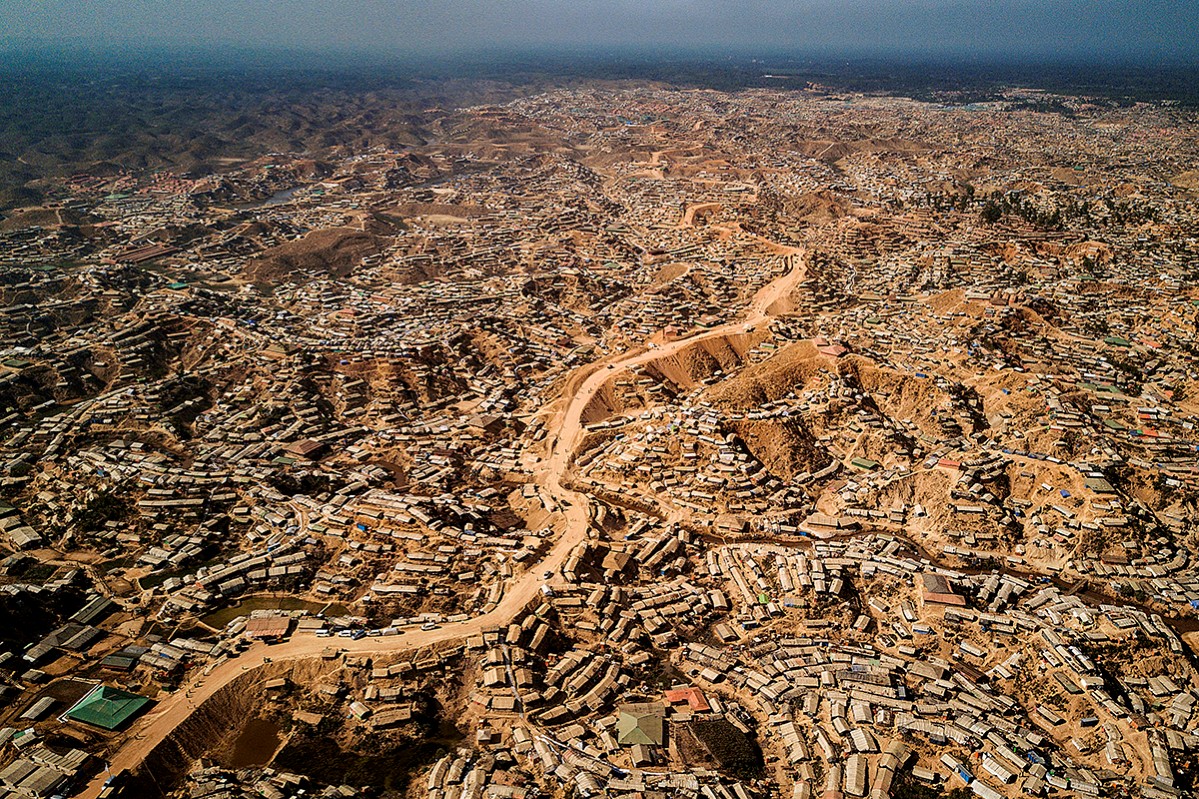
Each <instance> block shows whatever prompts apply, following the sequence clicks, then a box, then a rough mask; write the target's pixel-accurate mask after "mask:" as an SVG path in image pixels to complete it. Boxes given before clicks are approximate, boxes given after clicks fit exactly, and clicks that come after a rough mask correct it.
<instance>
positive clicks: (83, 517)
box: [75, 490, 134, 533]
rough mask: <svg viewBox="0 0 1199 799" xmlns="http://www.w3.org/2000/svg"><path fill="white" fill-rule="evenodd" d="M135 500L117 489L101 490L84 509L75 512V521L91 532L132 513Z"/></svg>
mask: <svg viewBox="0 0 1199 799" xmlns="http://www.w3.org/2000/svg"><path fill="white" fill-rule="evenodd" d="M133 509H134V505H133V500H132V499H130V498H129V497H127V496H122V495H120V494H117V493H116V492H115V491H112V490H108V491H101V492H99V493H97V494H96V496H94V497H92V498H91V500H89V501H88V503H87V505H86V506H84V508H83V510H81V511H79V512H78V513H76V514H75V523H76V524H77V525H79V529H81V530H82V531H84V532H87V533H91V532H95V531H96V530H99V529H100V528H101V527H103V526H104V525H105V524H107V523H108V522H116V521H121V520H122V519H126V518H128V517H129V516H130V515H132V513H133Z"/></svg>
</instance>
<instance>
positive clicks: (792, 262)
mask: <svg viewBox="0 0 1199 799" xmlns="http://www.w3.org/2000/svg"><path fill="white" fill-rule="evenodd" d="M772 246H773V248H774V249H775V250H776V252H779V253H780V254H782V255H784V256H785V257H786V259H787V270H786V272H784V273H783V274H782V275H781V276H779V277H777V278H775V279H774V280H772V281H771V282H770V283H768V284H767V285H766V286H764V287H763V288H762V289H761V290H759V291H758V292H757V293H756V294H755V295H754V297H753V299H752V300H751V302H750V305H749V308H748V310H747V313H746V316H745V318H744V319H743V320H742V321H740V322H733V323H729V324H726V325H721V326H719V327H715V328H712V329H710V330H707V331H704V332H703V333H700V334H697V335H694V336H690V337H687V338H682V339H678V340H675V341H672V342H669V343H667V344H664V345H662V346H659V347H655V348H653V349H647V350H644V351H638V352H636V353H634V354H632V355H628V356H626V357H623V358H620V359H617V360H607V361H601V362H597V363H593V364H589V365H587V366H585V367H582V372H581V374H580V375H579V376H577V377H576V378H575V379H574V380H571V381H569V382H568V384H567V385H568V388H567V389H566V390H567V391H568V392H569V391H570V390H571V388H573V389H574V393H573V394H572V395H570V397H569V401H568V402H567V403H566V404H565V406H564V407H563V408H562V410H561V411H560V412H559V413H558V414H557V416H556V418H555V420H554V422H553V425H552V426H553V428H554V430H555V432H554V438H553V445H552V449H551V451H550V456H549V458H548V459H547V460H546V461H545V462H544V463H543V464H542V466H541V467H540V468H539V470H538V471H537V473H536V474H535V479H536V480H537V482H538V483H539V484H540V485H541V487H542V488H543V489H544V490H545V491H546V492H547V493H548V494H549V495H550V496H552V497H553V498H554V499H555V500H556V501H557V502H558V504H559V507H560V511H561V513H562V516H563V522H564V525H563V530H562V532H561V534H560V535H559V536H558V538H557V540H556V541H555V542H554V545H553V547H552V548H551V549H550V551H549V552H548V553H547V554H546V556H545V557H544V558H543V559H542V560H541V561H540V562H538V563H536V564H533V565H531V566H530V567H529V568H528V569H527V570H526V571H525V572H523V573H522V574H521V575H519V576H518V577H516V578H515V579H514V580H513V581H512V582H510V583H509V584H508V585H507V586H506V590H505V592H504V595H503V597H502V598H501V599H500V601H499V603H497V605H496V607H495V608H493V609H492V610H490V611H489V612H487V613H484V614H482V615H480V616H476V617H474V618H471V619H468V620H466V621H461V622H455V623H450V624H446V625H444V626H442V627H439V628H438V629H435V630H412V631H409V632H407V633H404V634H400V635H394V636H377V637H367V638H361V639H359V640H356V641H355V640H353V639H349V638H317V637H315V636H307V635H305V636H299V637H294V638H292V639H290V640H288V641H286V642H284V643H281V644H274V645H267V644H262V643H257V644H254V645H253V646H251V647H250V648H249V649H247V650H246V651H244V652H243V653H241V654H240V655H238V656H237V657H234V658H230V659H228V660H225V661H222V662H220V663H217V664H216V665H215V666H210V667H209V668H208V669H205V670H201V671H200V672H198V673H196V674H193V675H192V677H191V678H190V680H189V681H188V682H187V683H186V684H185V685H184V686H182V687H181V688H180V689H179V690H178V691H176V692H175V693H173V694H171V695H170V696H169V697H167V698H165V699H163V700H161V701H160V702H159V703H158V704H157V705H156V706H155V707H154V709H153V710H152V711H151V712H150V713H148V714H147V715H145V716H143V717H142V718H141V719H139V720H138V721H137V722H136V723H135V724H134V726H133V728H132V729H131V730H130V734H129V736H128V738H127V740H126V741H125V743H124V744H123V745H122V746H121V748H120V749H119V750H118V751H117V752H116V754H115V755H114V756H113V757H112V760H111V761H110V764H109V769H110V771H111V772H112V773H114V774H115V773H117V772H119V771H122V770H134V769H136V768H137V767H138V766H139V765H140V764H141V763H142V762H143V761H144V760H145V759H146V758H147V757H148V756H149V755H150V753H151V752H153V751H154V749H155V747H157V746H158V745H159V744H161V743H162V742H163V741H164V740H165V739H166V738H167V736H169V735H170V734H171V733H172V732H173V731H174V730H175V728H176V727H178V726H179V725H180V724H181V723H183V721H184V720H185V719H187V718H188V717H189V716H190V715H191V714H192V713H194V712H196V710H197V709H199V707H200V706H201V705H203V704H204V703H205V702H206V701H207V700H209V699H211V698H212V696H213V695H214V694H216V693H217V692H218V691H220V690H221V689H222V688H224V687H225V686H226V685H228V684H229V683H230V682H232V681H233V680H234V679H236V678H237V677H239V676H241V675H242V674H244V673H245V672H247V671H251V670H254V669H258V668H260V667H261V666H263V665H264V664H265V663H266V661H267V659H269V660H270V661H271V662H272V663H283V662H287V661H296V660H307V659H316V658H319V657H321V656H322V654H323V653H324V652H325V651H327V650H329V649H331V648H332V649H335V650H339V651H341V652H345V653H347V654H351V655H386V654H395V653H399V652H406V651H411V650H415V649H422V648H426V647H429V646H432V645H434V644H439V643H446V642H450V641H459V640H462V639H465V638H469V637H472V636H476V635H480V634H482V633H483V632H484V631H485V630H488V629H492V628H496V627H501V626H504V625H507V624H508V623H510V622H511V621H512V620H513V619H514V618H515V617H516V616H517V614H519V613H520V612H521V611H522V610H523V609H524V608H525V606H527V605H528V604H529V603H530V602H532V601H533V599H534V598H535V597H536V596H537V594H538V591H539V590H540V588H541V586H542V585H543V584H545V583H546V582H547V581H546V580H545V579H543V578H542V574H543V573H544V572H547V571H549V572H553V573H554V575H555V577H554V578H553V579H551V580H550V581H548V582H549V584H550V585H551V586H552V585H554V583H555V581H560V580H561V578H560V577H559V576H558V575H559V571H560V569H561V568H562V566H563V564H564V563H565V562H566V560H567V558H569V557H570V554H571V552H572V551H573V550H574V548H575V547H576V546H578V545H579V544H580V543H581V542H583V541H585V540H586V538H587V531H588V526H589V522H590V513H589V499H588V498H587V496H586V495H584V494H581V493H579V492H577V491H574V490H573V489H570V488H567V487H566V486H565V485H564V484H563V481H564V479H565V478H566V475H567V473H568V471H569V469H570V463H571V458H572V456H573V455H574V453H575V452H576V450H577V448H578V446H579V444H580V443H581V441H582V439H583V436H584V432H585V431H584V425H583V422H582V416H583V411H584V410H585V409H586V407H587V405H588V403H589V402H590V401H591V398H592V397H594V396H595V394H596V392H598V391H599V390H600V389H602V388H603V386H604V384H605V383H607V382H608V381H610V380H612V379H614V378H615V377H616V376H617V375H619V374H620V373H621V372H622V371H624V370H626V369H629V368H631V367H634V366H638V365H642V364H646V363H649V362H651V361H655V360H658V359H660V358H666V357H670V356H671V355H674V354H675V353H678V352H680V351H681V350H683V349H684V348H686V347H690V346H692V345H694V344H696V343H698V342H702V341H705V340H707V339H713V338H719V337H722V336H729V335H739V334H744V333H748V332H750V331H751V330H752V329H753V328H754V327H755V326H756V325H758V324H759V323H761V322H763V321H765V320H767V319H769V318H770V316H771V312H770V309H771V307H772V306H773V305H774V304H775V303H776V302H778V301H779V300H781V299H783V298H785V297H786V296H787V295H788V294H789V293H790V292H791V290H792V289H794V288H795V287H796V286H797V285H798V284H799V283H800V282H801V281H802V280H803V279H804V278H805V276H806V274H807V267H806V261H805V253H804V251H803V250H801V249H799V248H783V247H781V246H780V245H772ZM580 377H581V378H582V379H581V382H580V380H579V378H580ZM106 776H107V774H105V773H103V772H102V773H101V774H100V775H99V776H97V777H96V778H95V779H94V780H93V781H92V782H91V783H89V784H88V785H87V786H86V787H85V788H84V789H83V790H82V791H81V792H80V793H79V794H78V795H79V796H81V797H84V799H95V798H96V797H98V796H99V794H100V791H101V789H102V787H103V782H104V779H105V778H106Z"/></svg>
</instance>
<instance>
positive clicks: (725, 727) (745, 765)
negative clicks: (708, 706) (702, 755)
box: [691, 719, 763, 780]
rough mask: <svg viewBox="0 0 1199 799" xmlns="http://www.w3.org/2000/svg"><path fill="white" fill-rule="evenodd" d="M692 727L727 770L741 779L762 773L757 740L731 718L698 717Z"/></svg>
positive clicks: (757, 776)
mask: <svg viewBox="0 0 1199 799" xmlns="http://www.w3.org/2000/svg"><path fill="white" fill-rule="evenodd" d="M691 731H692V732H693V733H694V734H695V737H696V739H697V740H698V741H699V742H700V743H701V744H703V745H704V748H705V749H707V750H708V753H709V754H711V755H712V757H713V758H715V759H716V761H717V762H718V763H719V764H720V767H721V769H723V770H724V771H726V772H728V773H729V774H731V775H733V776H735V777H737V778H738V779H741V780H753V779H758V778H760V777H761V776H762V773H763V759H762V749H761V748H760V747H759V746H758V744H757V742H756V741H754V740H753V739H752V738H750V737H749V736H748V735H746V734H745V733H743V732H741V730H739V729H737V728H736V727H734V726H733V725H732V724H730V723H729V722H728V721H726V720H724V719H717V720H714V721H694V722H692V723H691Z"/></svg>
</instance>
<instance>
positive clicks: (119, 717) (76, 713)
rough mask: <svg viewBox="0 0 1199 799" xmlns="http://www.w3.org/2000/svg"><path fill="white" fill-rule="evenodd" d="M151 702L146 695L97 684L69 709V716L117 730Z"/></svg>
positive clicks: (75, 719) (76, 719) (86, 722)
mask: <svg viewBox="0 0 1199 799" xmlns="http://www.w3.org/2000/svg"><path fill="white" fill-rule="evenodd" d="M148 704H150V700H149V699H147V698H146V697H144V696H138V695H137V694H131V693H129V692H128V691H122V690H121V689H120V688H112V687H110V686H107V685H97V686H96V687H95V688H93V689H92V690H91V692H90V693H88V695H87V696H85V697H83V698H82V699H80V700H79V701H78V702H76V703H75V705H74V706H73V707H72V708H71V709H70V710H68V711H67V713H66V715H67V718H69V719H73V720H74V721H82V722H83V723H84V724H94V725H95V726H97V727H103V728H104V729H106V730H115V729H116V728H118V727H120V726H121V725H122V724H124V723H125V722H127V721H129V719H131V718H133V717H134V716H136V715H137V714H138V713H139V712H140V711H141V709H142V708H144V707H145V706H146V705H148Z"/></svg>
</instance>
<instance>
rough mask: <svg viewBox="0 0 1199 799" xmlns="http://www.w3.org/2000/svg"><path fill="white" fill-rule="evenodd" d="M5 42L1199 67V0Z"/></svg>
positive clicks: (731, 7) (29, 29) (393, 15)
mask: <svg viewBox="0 0 1199 799" xmlns="http://www.w3.org/2000/svg"><path fill="white" fill-rule="evenodd" d="M0 41H6V42H7V43H9V44H13V43H16V42H29V41H34V42H54V41H62V42H69V43H73V44H89V45H99V46H102V47H108V46H114V45H122V44H128V43H141V44H148V45H153V46H161V45H167V46H196V45H199V46H212V45H236V46H251V47H268V48H278V47H286V48H302V49H315V50H320V49H331V50H334V49H335V50H367V51H372V52H379V53H384V54H386V53H398V54H403V53H412V52H429V51H446V50H460V49H480V48H484V49H493V48H501V49H502V48H510V47H529V46H536V47H557V46H565V47H580V46H588V47H608V46H612V47H616V46H639V47H646V46H648V47H657V46H668V45H680V46H684V47H690V48H697V47H698V48H709V47H711V48H727V49H735V50H738V51H742V52H745V51H753V50H767V49H780V48H788V49H792V50H794V51H797V52H800V51H815V50H820V51H826V52H827V51H846V52H851V53H917V54H928V53H933V54H955V55H961V54H971V53H976V54H978V55H980V56H993V55H1038V56H1044V55H1063V56H1070V57H1075V56H1088V55H1090V56H1100V57H1111V56H1119V57H1126V56H1134V57H1135V56H1141V57H1146V58H1154V59H1156V58H1168V59H1186V60H1193V59H1196V58H1199V0H1142V1H1140V2H1138V1H1137V0H269V2H268V1H267V0H0Z"/></svg>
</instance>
